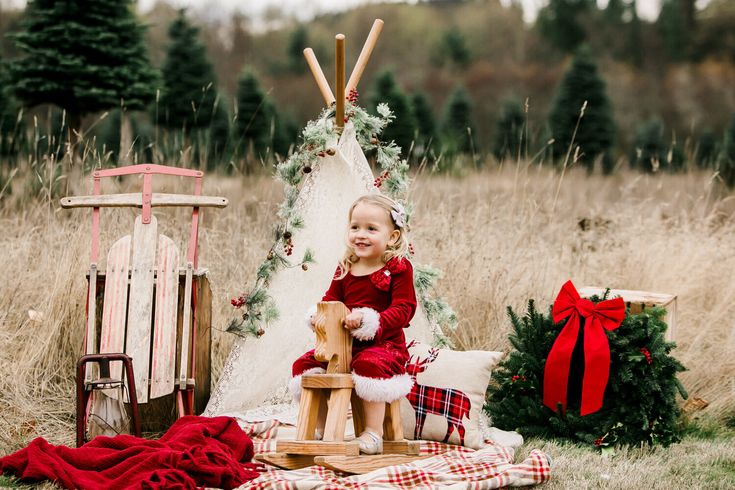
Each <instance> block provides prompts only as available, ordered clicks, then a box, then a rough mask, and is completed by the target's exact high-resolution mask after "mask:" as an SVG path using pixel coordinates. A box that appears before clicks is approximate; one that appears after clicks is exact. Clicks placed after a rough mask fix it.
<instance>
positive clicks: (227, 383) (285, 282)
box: [205, 124, 432, 416]
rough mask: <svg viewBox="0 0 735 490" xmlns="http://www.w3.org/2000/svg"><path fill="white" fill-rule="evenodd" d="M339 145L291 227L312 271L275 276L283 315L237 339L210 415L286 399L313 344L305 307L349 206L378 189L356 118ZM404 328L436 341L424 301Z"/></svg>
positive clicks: (328, 268) (341, 246)
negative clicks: (294, 372)
mask: <svg viewBox="0 0 735 490" xmlns="http://www.w3.org/2000/svg"><path fill="white" fill-rule="evenodd" d="M334 147H335V150H336V151H335V154H334V155H333V156H326V157H324V158H323V159H321V163H320V164H319V166H317V167H315V168H314V170H313V172H312V173H311V174H309V176H308V177H307V179H306V181H305V182H304V185H303V187H302V190H301V193H300V195H299V199H298V202H297V204H296V206H297V208H298V210H299V214H300V215H301V216H302V217H303V219H304V228H303V229H301V230H299V231H296V232H294V234H293V237H292V240H293V244H294V248H293V255H294V256H296V257H300V256H301V255H303V253H304V251H305V250H306V248H309V249H311V250H312V251H313V252H314V259H315V263H314V264H311V265H310V266H309V268H308V270H306V271H304V270H302V269H301V267H292V268H286V269H284V270H281V271H279V272H278V273H277V274H276V276H275V277H274V278H273V279H272V280H271V283H270V287H269V294H270V295H271V297H272V298H273V299H274V301H275V303H276V306H277V308H278V311H279V313H280V315H279V318H278V320H277V321H275V322H273V323H272V324H271V325H270V326H269V327H268V328H267V329H266V333H265V335H263V336H262V337H261V338H258V339H238V340H237V341H236V342H235V344H234V347H233V348H232V351H231V352H230V355H229V358H228V359H227V362H226V364H225V366H224V369H223V371H222V374H221V376H220V379H219V382H218V384H217V387H216V388H215V389H214V390H213V392H212V396H211V398H210V401H209V405H208V406H207V409H206V411H205V415H207V416H215V415H222V414H232V413H239V412H242V411H244V410H247V409H252V408H255V407H257V406H259V405H262V404H263V403H265V402H267V401H271V402H276V401H283V400H284V399H285V398H287V397H288V395H287V394H286V383H287V381H288V379H289V378H290V376H291V364H292V363H293V361H295V360H296V358H297V357H299V356H300V355H301V354H303V353H304V352H306V351H307V350H309V349H311V348H313V346H314V334H313V333H312V331H311V330H310V329H309V328H308V327H307V325H306V320H305V315H306V311H307V310H308V308H309V307H310V306H311V305H313V304H315V303H317V302H318V301H320V300H321V298H322V295H323V294H324V292H325V291H326V290H327V288H328V287H329V283H330V281H331V279H332V276H333V274H334V271H335V268H336V266H337V261H338V260H339V258H340V257H341V256H342V254H343V253H344V250H345V234H346V230H347V213H348V210H349V207H350V205H351V204H352V203H353V202H354V200H355V199H356V198H357V197H359V196H361V195H363V194H366V193H370V192H379V191H378V189H376V188H375V186H374V185H373V181H374V178H373V175H372V172H371V170H370V167H369V165H368V162H367V160H366V158H365V155H364V154H363V152H362V149H361V148H360V145H359V144H358V142H357V140H356V138H355V131H354V128H353V127H352V126H351V125H350V124H348V125H346V126H345V128H344V131H343V132H342V135H341V137H340V139H339V142H335V145H334ZM406 335H407V337H411V338H416V339H419V340H422V341H426V342H430V341H431V339H432V331H431V329H430V328H429V324H428V322H427V321H426V317H425V315H424V314H423V311H422V310H421V308H420V307H419V309H418V311H417V313H416V316H415V317H414V319H413V320H412V321H411V327H410V328H409V329H408V330H407V331H406Z"/></svg>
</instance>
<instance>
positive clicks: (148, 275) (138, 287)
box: [125, 216, 158, 403]
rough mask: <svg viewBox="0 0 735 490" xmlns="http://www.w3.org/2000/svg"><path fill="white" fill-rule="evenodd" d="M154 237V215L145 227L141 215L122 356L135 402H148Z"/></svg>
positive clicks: (137, 223) (135, 233)
mask: <svg viewBox="0 0 735 490" xmlns="http://www.w3.org/2000/svg"><path fill="white" fill-rule="evenodd" d="M156 238H158V221H157V220H156V217H155V216H151V221H150V223H149V224H143V217H142V216H138V217H137V218H135V226H134V229H133V261H132V266H131V267H132V269H131V273H130V300H129V305H128V331H127V339H126V344H125V353H126V354H127V355H129V356H130V357H132V358H133V363H134V366H135V369H134V371H135V389H136V392H137V396H138V403H145V402H147V401H148V372H149V368H150V357H149V356H150V349H151V319H152V316H153V266H154V264H155V258H156V257H155V256H156Z"/></svg>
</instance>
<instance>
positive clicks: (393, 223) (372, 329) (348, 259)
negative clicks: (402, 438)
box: [289, 194, 416, 454]
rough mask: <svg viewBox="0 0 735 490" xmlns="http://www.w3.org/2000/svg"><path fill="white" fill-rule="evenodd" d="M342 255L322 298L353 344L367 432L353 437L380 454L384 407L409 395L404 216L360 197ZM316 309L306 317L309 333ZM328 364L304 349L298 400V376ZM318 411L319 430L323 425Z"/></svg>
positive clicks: (409, 294)
mask: <svg viewBox="0 0 735 490" xmlns="http://www.w3.org/2000/svg"><path fill="white" fill-rule="evenodd" d="M348 221H349V228H348V231H347V250H346V252H345V255H344V257H343V258H342V260H341V261H340V262H339V266H338V267H337V272H336V273H335V275H334V278H333V280H332V283H331V285H330V286H329V289H328V290H327V292H326V293H325V294H324V297H323V298H322V301H341V302H342V303H344V304H345V306H347V308H349V309H350V310H351V312H350V314H348V315H347V316H346V317H345V328H348V329H350V331H351V334H352V336H353V337H354V341H353V343H352V364H351V368H352V379H353V381H354V383H355V392H356V393H357V396H359V397H360V398H361V399H362V400H363V405H364V407H365V431H364V432H363V433H362V434H360V436H359V437H358V438H357V442H358V444H359V446H360V451H361V452H362V453H364V454H380V453H382V452H383V418H384V417H385V404H386V403H387V402H388V403H389V402H392V401H395V400H398V399H400V398H401V397H403V396H405V395H406V394H408V393H409V392H410V391H411V388H412V386H413V381H412V380H411V377H410V376H409V375H408V374H406V370H405V367H404V366H405V364H406V361H407V360H408V349H407V348H406V338H405V336H404V334H403V329H404V328H406V327H408V322H409V321H410V320H411V318H413V315H414V313H415V312H416V293H415V291H414V289H413V267H412V266H411V263H410V262H409V261H408V259H406V258H405V257H406V255H407V254H408V240H407V237H406V234H405V232H406V214H405V211H404V210H403V207H402V206H401V205H400V204H397V203H396V202H394V201H393V200H392V199H389V198H387V197H385V196H382V195H379V194H370V195H366V196H362V197H360V198H359V199H357V201H355V202H354V203H353V204H352V206H351V207H350V212H349V216H348ZM315 312H316V306H314V307H312V309H311V310H310V311H309V315H308V323H309V325H310V326H311V328H312V329H313V328H314V326H313V323H314V320H313V316H314V313H315ZM326 366H327V363H325V362H319V361H317V360H316V359H314V351H313V350H310V351H309V352H307V353H306V354H304V355H303V356H301V357H300V358H298V359H297V360H296V362H294V364H293V369H292V372H293V378H292V379H291V382H290V383H289V388H290V390H291V392H292V393H293V394H294V397H295V398H297V399H298V398H299V397H300V395H301V376H302V375H303V374H316V373H323V372H325V368H326ZM324 416H325V415H324V414H323V413H321V414H320V421H319V423H320V426H321V427H323V424H324V420H323V418H324Z"/></svg>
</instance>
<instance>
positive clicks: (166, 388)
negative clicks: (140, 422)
mask: <svg viewBox="0 0 735 490" xmlns="http://www.w3.org/2000/svg"><path fill="white" fill-rule="evenodd" d="M157 263H158V267H157V271H158V274H157V276H158V277H157V281H156V313H155V321H154V323H153V349H152V350H151V393H150V398H151V399H154V398H158V397H160V396H164V395H168V394H169V393H171V392H173V391H174V378H175V377H176V314H177V312H178V295H179V282H178V263H179V249H178V248H177V247H176V245H175V244H174V242H173V241H172V240H171V239H170V238H168V237H167V236H165V235H160V236H159V237H158V258H157Z"/></svg>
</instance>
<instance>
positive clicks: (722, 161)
mask: <svg viewBox="0 0 735 490" xmlns="http://www.w3.org/2000/svg"><path fill="white" fill-rule="evenodd" d="M444 3H458V4H459V3H463V2H444ZM593 4H594V2H591V1H588V0H574V1H572V0H551V1H550V2H549V4H548V6H547V7H545V8H544V9H542V11H541V13H540V15H539V19H538V22H537V25H538V29H539V31H540V32H541V33H543V36H544V38H545V39H546V40H547V41H548V42H549V43H550V45H552V46H554V47H555V49H557V50H558V51H560V52H568V53H571V54H573V56H574V57H573V60H572V62H571V63H570V64H569V67H568V69H567V71H566V74H565V75H564V76H563V77H562V79H561V81H560V82H559V83H558V85H557V86H556V88H555V89H554V94H555V95H554V98H553V101H552V105H551V110H550V111H549V113H548V115H547V117H546V121H545V122H544V124H543V126H542V130H540V131H530V130H529V117H528V112H529V111H528V103H527V101H525V100H521V99H518V98H517V97H507V98H505V99H503V100H501V101H500V103H499V104H498V107H499V109H498V110H497V117H496V119H495V125H494V128H493V131H492V133H491V134H492V136H493V138H492V140H491V141H487V140H486V139H485V140H484V141H478V136H479V135H478V130H477V129H476V127H475V125H474V123H473V121H474V120H476V119H477V117H476V115H475V114H474V113H475V112H476V111H477V109H478V107H480V106H481V105H482V102H483V101H481V100H480V101H478V100H476V99H475V98H473V97H472V95H471V91H470V90H467V87H466V86H465V85H464V84H463V83H461V82H458V83H456V84H455V87H454V89H453V90H452V91H451V93H450V94H449V95H448V96H447V97H446V99H445V102H444V107H443V109H442V110H441V111H440V114H439V116H438V117H437V116H435V114H434V109H433V106H434V104H433V103H432V98H431V97H430V96H429V95H427V93H425V92H424V91H423V90H420V89H414V90H412V91H408V92H407V91H405V90H404V89H403V88H402V86H401V84H400V83H399V82H398V81H397V79H396V76H395V72H394V71H391V70H384V71H382V72H381V73H379V74H377V75H376V76H374V77H373V82H372V84H371V86H370V89H369V90H368V91H367V92H368V94H367V96H366V97H363V98H362V99H361V103H362V104H364V105H368V107H375V105H376V104H377V103H378V102H381V101H382V102H387V103H388V104H389V106H390V107H391V108H392V109H393V110H394V112H395V113H396V116H397V117H396V120H395V122H394V123H393V124H392V125H391V126H389V127H388V129H387V131H386V134H385V135H384V136H383V138H385V139H388V140H395V141H396V142H397V143H398V144H399V146H401V147H402V148H403V152H404V155H405V156H406V157H408V158H410V159H411V160H412V161H422V160H428V161H430V162H432V163H434V164H437V165H438V166H439V167H447V166H449V165H452V162H453V161H454V160H455V157H456V156H457V155H469V156H470V157H471V158H472V159H473V160H474V161H475V162H477V161H480V160H481V158H480V156H484V155H483V151H484V150H487V151H490V152H491V153H492V154H493V155H494V157H495V158H496V159H498V160H502V159H507V158H514V159H518V158H524V159H535V158H538V159H539V160H544V161H556V162H561V163H562V164H573V163H579V164H582V165H585V166H587V168H589V169H593V168H595V166H599V167H600V168H601V169H602V170H603V171H605V172H611V171H613V170H614V168H615V167H616V165H617V164H619V159H616V157H615V156H614V152H613V151H612V150H613V148H614V147H615V145H616V144H617V143H618V141H619V137H618V133H617V130H616V125H615V123H614V117H613V113H612V107H611V102H610V99H609V97H608V95H607V92H606V85H605V82H604V81H603V79H602V77H601V75H600V74H599V72H598V69H597V63H596V61H597V57H598V56H597V55H596V52H597V51H596V49H597V48H596V47H595V44H596V43H599V42H600V39H601V38H604V35H603V34H604V32H603V34H599V33H598V35H597V37H591V36H590V35H589V32H590V29H589V26H590V25H593V26H595V25H596V26H598V27H600V30H601V31H604V29H603V27H604V26H607V27H608V28H609V26H611V25H612V26H615V25H617V26H618V35H617V37H616V38H615V41H616V43H617V44H616V46H617V47H616V48H615V49H616V50H617V51H616V50H613V52H614V54H615V53H618V54H616V55H617V56H620V57H621V58H622V59H625V60H628V61H629V62H630V63H632V64H636V63H638V60H639V57H638V55H637V54H636V53H637V51H636V49H640V42H636V39H639V38H638V37H637V36H638V34H636V29H638V28H636V23H637V22H639V21H638V20H637V16H636V13H635V0H632V1H628V0H611V1H610V2H609V4H608V6H607V8H606V9H604V10H603V11H599V10H597V8H596V6H594V5H593ZM691 8H693V7H692V3H691V2H689V1H688V0H666V1H665V2H664V5H663V8H662V12H661V16H660V17H659V20H658V21H657V26H658V27H657V29H659V30H660V32H661V33H662V34H661V36H662V37H661V39H663V40H664V45H665V46H666V48H665V49H666V53H668V54H667V56H671V58H672V59H689V58H696V57H698V56H701V55H702V52H703V50H704V49H706V46H707V43H706V42H705V40H706V39H705V40H703V39H704V38H702V36H700V37H697V38H695V37H694V36H693V35H692V34H691V33H695V32H697V30H696V29H695V28H693V27H692V22H693V19H694V17H693V13H692V11H690V9H691ZM600 12H602V14H603V15H604V18H605V19H606V21H605V22H606V23H604V24H603V23H600V18H601V17H600ZM689 14H692V15H689ZM616 22H617V24H616ZM21 27H22V29H20V30H19V31H18V32H16V33H15V34H14V35H13V36H12V41H13V43H14V45H15V46H16V49H17V50H18V51H19V52H20V53H22V55H21V56H19V57H17V58H13V59H9V60H5V62H3V63H2V65H0V66H2V68H1V69H0V77H2V81H3V83H2V87H3V90H2V94H0V151H1V152H2V153H3V154H4V155H14V154H18V153H23V151H27V149H28V147H29V145H31V144H34V145H36V148H35V150H37V149H38V148H37V146H38V142H37V141H30V140H33V139H35V140H37V139H38V138H29V137H28V133H29V128H28V127H27V126H26V124H27V122H26V118H24V117H23V110H24V108H28V107H33V106H38V105H42V104H52V105H53V106H56V107H59V108H61V109H62V110H63V112H62V113H61V114H59V113H57V112H54V113H53V114H52V117H50V118H49V125H48V127H49V128H51V129H50V130H49V131H48V133H49V135H47V141H46V145H47V146H48V147H49V148H50V147H51V146H52V144H51V136H52V135H56V141H57V143H58V141H60V140H61V139H62V136H63V135H66V136H67V137H68V138H75V137H76V138H78V137H79V136H80V135H83V131H82V129H83V128H82V120H83V117H84V116H85V115H87V114H99V113H101V112H103V111H107V112H106V113H108V117H106V118H105V119H104V120H103V121H101V122H100V123H99V124H95V125H94V126H95V127H94V128H93V129H91V130H90V129H88V130H87V135H90V134H91V135H94V137H95V144H96V145H97V146H98V147H100V148H101V152H102V153H105V152H106V153H107V154H108V155H111V157H110V159H111V160H112V161H118V160H119V161H121V162H127V161H130V160H131V158H133V157H137V158H140V159H144V160H147V161H153V160H156V159H165V160H166V161H171V159H174V160H176V159H184V160H185V161H186V162H190V163H192V164H196V165H200V166H204V165H206V166H209V167H210V168H213V167H218V166H219V167H227V168H229V167H232V166H237V167H239V168H240V169H241V170H243V171H246V172H247V171H252V170H253V169H254V168H255V167H256V166H257V165H259V164H262V163H263V162H267V161H268V160H269V159H271V158H273V157H274V156H275V155H286V154H287V153H288V151H289V148H290V147H291V145H292V144H293V143H295V142H296V141H297V138H298V127H299V125H300V124H301V123H302V122H303V121H297V120H296V119H295V118H294V116H293V113H292V112H289V111H279V110H278V109H277V104H276V101H275V100H274V98H273V97H271V96H270V95H269V94H267V93H265V92H264V90H263V88H262V84H261V81H260V79H259V77H258V75H257V72H256V70H255V69H253V68H252V67H248V66H246V67H245V68H244V69H242V70H241V71H240V72H239V75H238V77H237V84H236V88H235V94H234V100H231V99H230V96H229V95H228V94H227V92H226V91H224V90H221V89H220V88H219V87H218V81H217V76H216V75H215V69H214V67H213V65H212V62H211V61H210V60H209V59H208V55H207V52H206V49H205V46H204V44H203V43H202V41H201V39H200V33H199V29H198V28H197V27H194V26H193V25H192V23H191V22H190V20H189V19H188V18H187V16H186V13H185V11H179V12H178V14H177V17H176V18H175V19H174V20H173V21H172V22H171V23H170V25H169V27H168V42H167V45H166V49H165V57H164V59H163V62H162V63H161V68H160V70H157V69H155V68H154V67H153V66H152V63H151V62H150V61H149V59H150V57H149V53H148V49H147V48H146V43H145V42H144V35H145V27H143V26H142V25H141V23H140V22H139V21H138V20H137V19H136V17H135V14H134V9H133V2H131V1H130V0H125V1H112V0H95V1H91V2H85V6H84V8H82V7H80V6H79V5H77V3H76V2H47V1H39V0H32V1H31V2H29V4H28V6H27V9H26V12H25V15H24V18H23V22H22V25H21ZM639 27H640V26H639ZM685 31H686V32H689V33H690V34H688V35H685ZM639 34H640V33H639ZM308 43H309V31H308V30H307V28H306V27H305V26H304V25H297V26H296V28H294V29H293V30H292V31H291V32H290V34H289V36H288V41H287V45H286V62H285V63H284V62H281V63H280V64H278V61H277V60H278V57H275V60H276V61H274V63H276V65H278V66H276V65H273V66H272V67H271V69H272V70H273V71H278V72H281V74H282V75H283V76H284V77H287V76H289V75H292V76H301V75H303V73H304V71H305V64H304V63H303V59H302V55H301V50H302V49H303V47H304V46H306V45H307V44H308ZM613 44H615V43H613ZM703 46H705V47H704V48H703ZM472 56H473V55H472V49H471V47H470V45H469V43H468V41H467V38H466V35H465V34H464V33H463V31H461V30H459V29H457V28H451V29H448V30H447V31H445V32H444V33H443V34H442V36H441V42H440V44H439V45H438V48H437V49H435V50H434V52H433V54H432V63H433V64H435V65H436V66H446V67H448V68H449V69H455V70H460V71H461V70H465V69H467V67H468V66H469V65H470V64H471V63H472ZM19 116H20V117H19ZM733 131H735V129H733V123H732V122H731V123H730V125H729V126H728V128H727V130H726V131H725V134H724V136H722V137H720V136H719V135H718V134H717V133H715V132H714V131H711V130H705V131H704V132H702V134H701V135H700V137H699V141H698V142H697V144H696V147H695V149H694V151H693V152H692V154H691V155H689V156H691V157H692V159H693V163H695V164H696V165H698V166H702V167H716V168H718V169H720V173H721V175H723V176H726V175H727V171H726V167H727V165H728V164H729V165H731V166H732V157H731V156H728V155H732V153H733V150H732V145H733V136H732V133H733ZM481 139H482V138H481ZM630 147H631V148H632V149H631V150H630V153H629V156H628V160H629V162H630V164H631V165H632V166H634V167H637V168H641V169H643V170H646V171H657V170H659V169H661V170H663V169H667V170H672V171H675V170H679V169H682V168H684V167H685V166H686V164H687V162H686V156H687V155H685V154H684V151H683V145H682V144H681V142H678V141H676V139H675V138H672V137H671V136H670V134H669V131H668V130H667V128H666V127H665V125H664V123H663V121H662V120H661V119H659V118H655V117H654V118H650V119H649V120H646V121H644V122H642V123H640V124H638V126H637V127H636V128H635V131H634V137H633V144H632V145H631V146H630ZM437 162H438V163H437ZM728 162H729V163H728ZM730 180H733V178H730Z"/></svg>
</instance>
